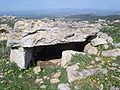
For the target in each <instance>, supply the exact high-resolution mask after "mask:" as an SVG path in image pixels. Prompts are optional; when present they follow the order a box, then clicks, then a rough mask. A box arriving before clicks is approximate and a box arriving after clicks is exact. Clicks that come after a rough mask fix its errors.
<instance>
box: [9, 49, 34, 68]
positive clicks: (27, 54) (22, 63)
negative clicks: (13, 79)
mask: <svg viewBox="0 0 120 90" xmlns="http://www.w3.org/2000/svg"><path fill="white" fill-rule="evenodd" d="M31 59H32V48H27V49H24V48H19V49H13V50H12V49H11V54H10V61H11V62H15V63H16V64H17V65H18V67H20V68H22V69H25V68H26V67H27V66H28V64H29V62H30V60H31Z"/></svg>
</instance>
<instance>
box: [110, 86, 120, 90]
mask: <svg viewBox="0 0 120 90" xmlns="http://www.w3.org/2000/svg"><path fill="white" fill-rule="evenodd" d="M110 90H120V88H118V87H115V86H112V87H110Z"/></svg>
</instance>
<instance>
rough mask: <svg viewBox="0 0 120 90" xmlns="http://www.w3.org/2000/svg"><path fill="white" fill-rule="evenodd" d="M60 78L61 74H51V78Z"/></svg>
mask: <svg viewBox="0 0 120 90" xmlns="http://www.w3.org/2000/svg"><path fill="white" fill-rule="evenodd" d="M60 76H61V72H57V73H55V74H53V75H52V77H51V78H59V77H60Z"/></svg>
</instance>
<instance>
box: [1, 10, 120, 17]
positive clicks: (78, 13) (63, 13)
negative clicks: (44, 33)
mask: <svg viewBox="0 0 120 90" xmlns="http://www.w3.org/2000/svg"><path fill="white" fill-rule="evenodd" d="M3 15H14V16H17V17H29V18H44V17H74V15H75V17H84V16H85V15H87V16H90V17H92V16H108V15H117V16H118V15H120V11H115V10H114V11H109V10H93V9H72V8H60V9H39V10H26V11H24V10H23V11H0V16H3ZM85 17H86V16H85Z"/></svg>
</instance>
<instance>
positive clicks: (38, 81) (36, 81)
mask: <svg viewBox="0 0 120 90" xmlns="http://www.w3.org/2000/svg"><path fill="white" fill-rule="evenodd" d="M35 83H40V84H41V83H44V82H43V79H42V78H40V79H36V80H35Z"/></svg>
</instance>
